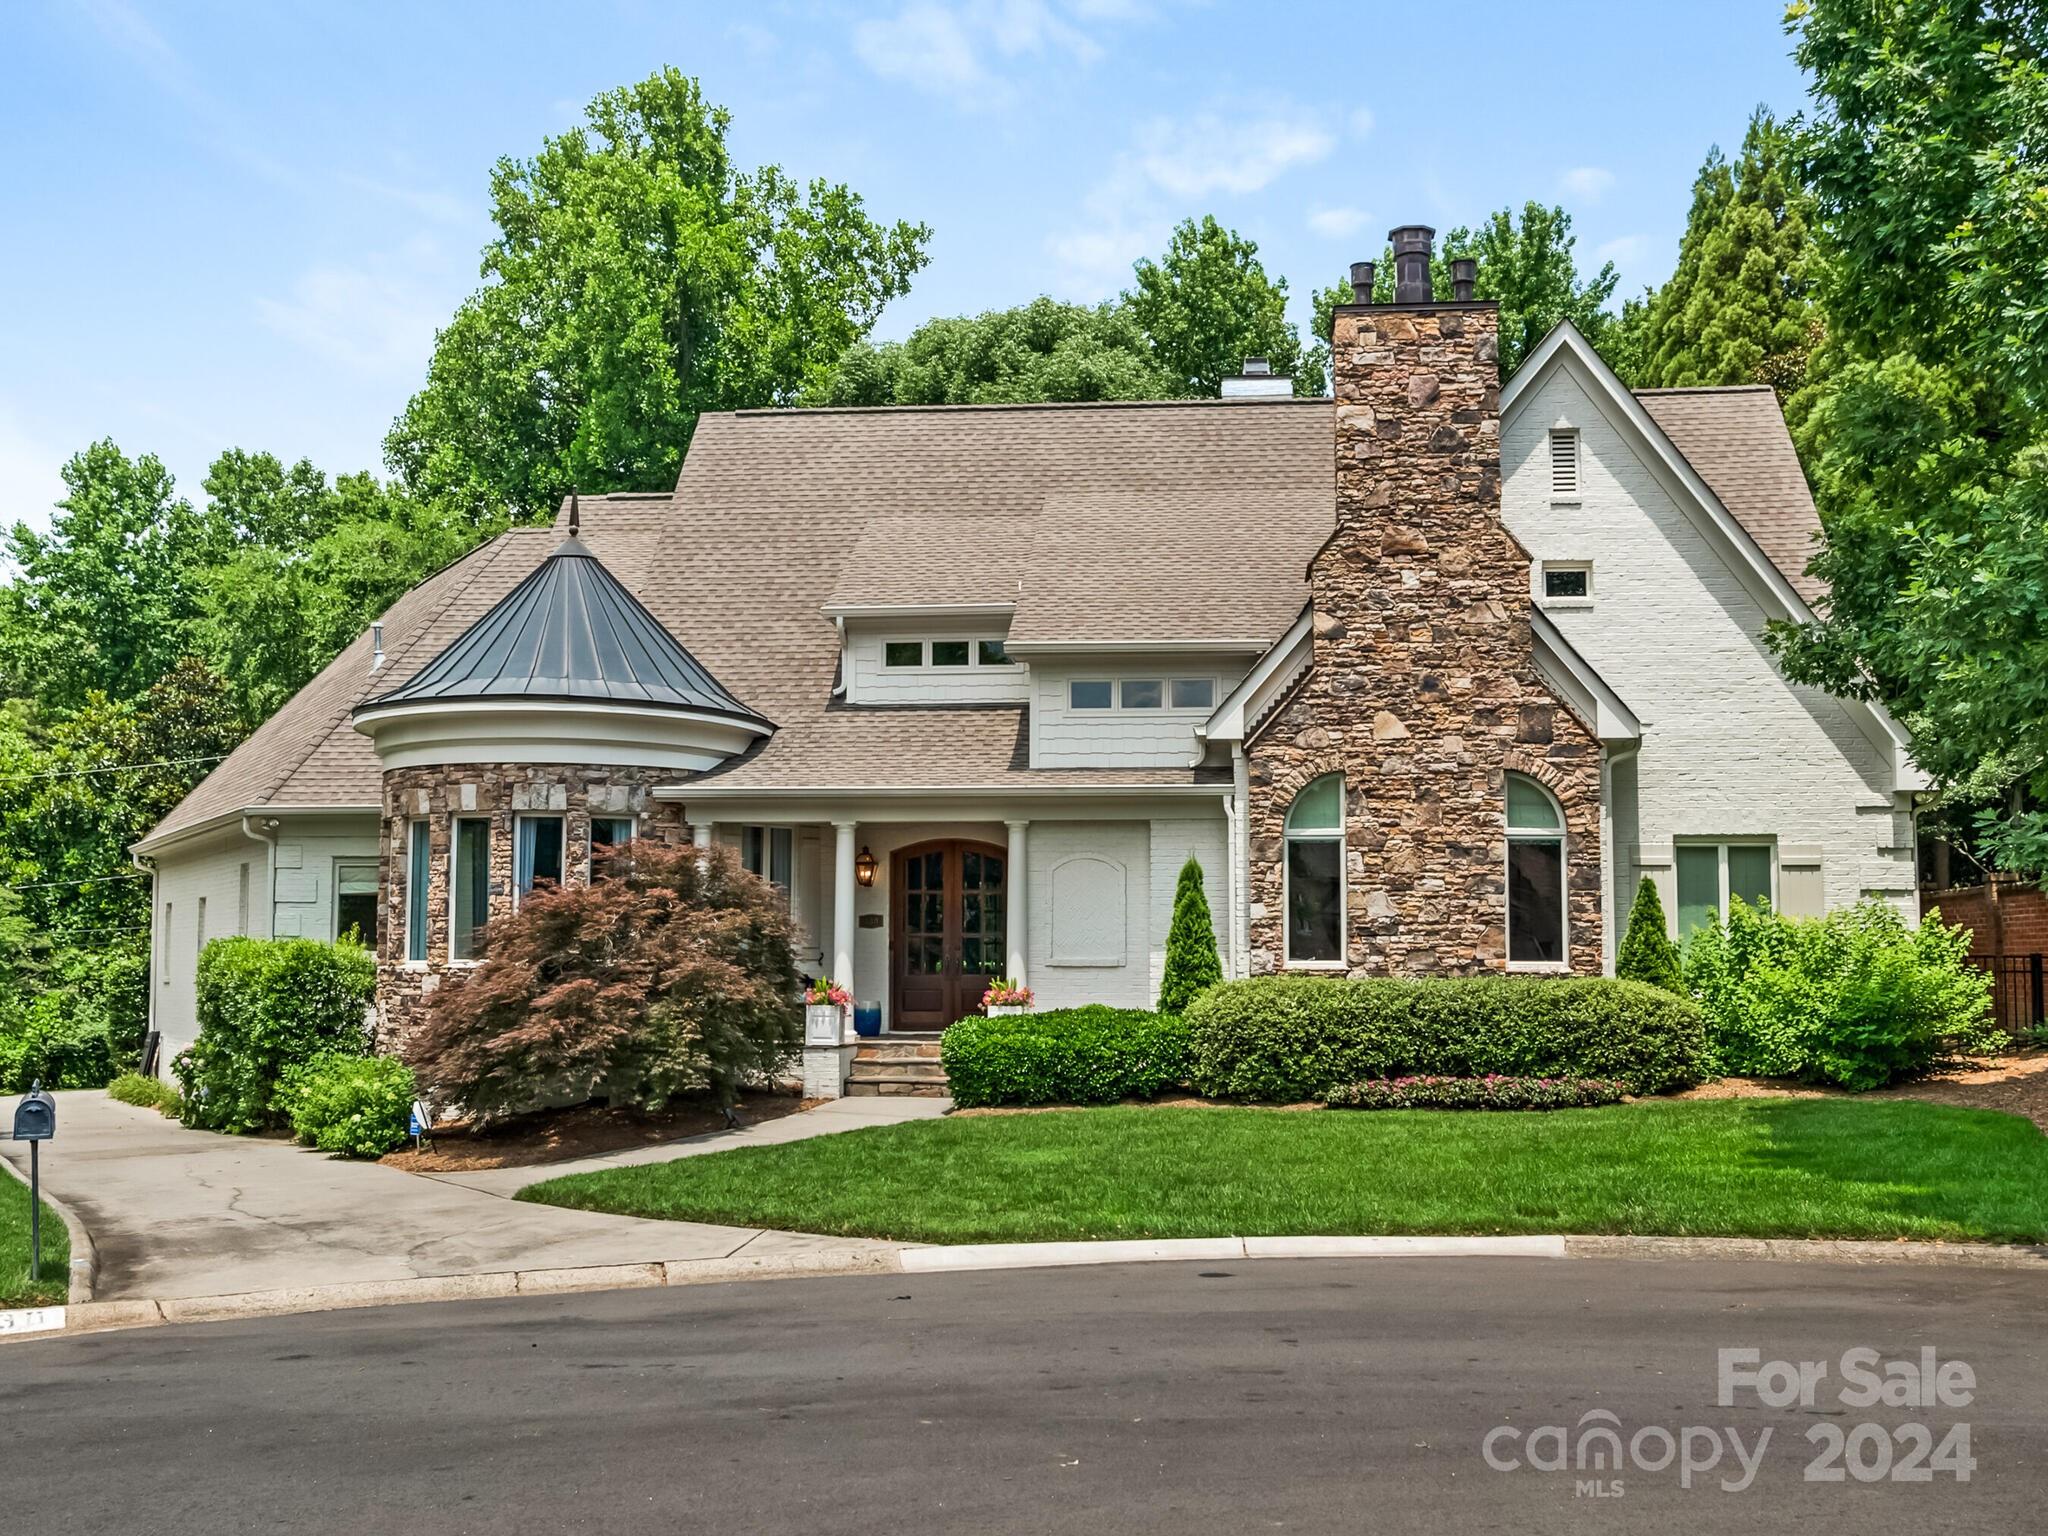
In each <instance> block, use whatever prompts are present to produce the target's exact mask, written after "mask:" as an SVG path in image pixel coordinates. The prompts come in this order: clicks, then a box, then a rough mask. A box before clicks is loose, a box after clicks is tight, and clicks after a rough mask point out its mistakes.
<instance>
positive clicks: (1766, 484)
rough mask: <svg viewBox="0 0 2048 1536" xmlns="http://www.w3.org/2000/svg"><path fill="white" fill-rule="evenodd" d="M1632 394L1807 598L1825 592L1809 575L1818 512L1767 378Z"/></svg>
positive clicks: (1773, 561) (1813, 598)
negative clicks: (1715, 386) (1762, 381)
mask: <svg viewBox="0 0 2048 1536" xmlns="http://www.w3.org/2000/svg"><path fill="white" fill-rule="evenodd" d="M1635 394H1636V398H1637V399H1638V400H1640V401H1641V402H1642V403H1643V409H1644V410H1646V411H1648V412H1649V413H1650V419H1651V420H1652V421H1654V422H1656V423H1657V425H1658V426H1659V427H1661V428H1663V429H1664V435H1665V436H1666V437H1668V438H1670V439H1671V441H1672V442H1673V443H1674V444H1675V445H1676V446H1677V448H1678V451H1679V452H1680V453H1682V454H1684V455H1685V458H1686V462H1687V463H1689V464H1691V465H1692V467H1693V468H1694V469H1696V470H1698V471H1699V476H1700V478H1701V479H1702V480H1704V481H1706V482H1707V485H1708V486H1709V487H1710V488H1711V489H1712V490H1713V492H1714V494H1715V495H1716V496H1718V497H1720V498H1721V505H1722V506H1724V507H1726V508H1727V509H1728V511H1729V512H1730V514H1731V515H1733V517H1734V518H1735V520H1736V521H1737V522H1739V523H1741V524H1742V526H1743V527H1744V528H1746V529H1748V530H1749V536H1750V537H1751V538H1753V539H1755V540H1756V542H1757V545H1758V547H1759V548H1761V549H1762V550H1763V552H1764V553H1765V554H1766V555H1767V556H1769V557H1770V561H1771V564H1773V565H1775V566H1776V567H1777V568H1778V569H1779V571H1781V572H1782V573H1783V574H1784V577H1785V579H1786V580H1787V581H1789V582H1791V583H1792V590H1793V591H1795V592H1797V593H1798V594H1799V595H1800V596H1801V597H1803V598H1805V599H1806V600H1807V602H1809V603H1811V602H1813V601H1814V600H1815V599H1816V598H1818V597H1820V596H1822V595H1823V594H1824V593H1825V592H1826V591H1827V586H1826V584H1825V583H1824V582H1821V581H1818V580H1816V579H1815V578H1813V577H1811V576H1809V575H1807V574H1806V563H1807V562H1808V561H1809V560H1811V559H1812V558H1813V556H1814V540H1815V539H1816V538H1817V537H1818V536H1819V534H1820V514H1819V513H1818V512H1816V511H1815V510H1814V506H1813V493H1812V491H1810V490H1809V489H1807V485H1806V474H1805V472H1804V471H1803V470H1801V469H1800V467H1799V455H1798V454H1797V453H1796V452H1794V451H1793V448H1792V434H1791V433H1790V432H1788V431H1787V430H1786V429H1785V416H1784V413H1783V412H1782V411H1780V410H1779V409H1778V397H1777V395H1776V394H1775V393H1774V392H1773V391H1772V389H1771V387H1770V386H1769V385H1768V384H1738V385H1733V386H1730V387H1727V388H1722V389H1639V390H1637V391H1636V392H1635Z"/></svg>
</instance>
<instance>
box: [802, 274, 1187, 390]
mask: <svg viewBox="0 0 2048 1536" xmlns="http://www.w3.org/2000/svg"><path fill="white" fill-rule="evenodd" d="M1175 392H1176V391H1175V388H1174V386H1173V383H1172V381H1170V380H1169V379H1168V378H1167V376H1166V375H1165V374H1164V373H1163V372H1162V371H1161V370H1160V368H1159V366H1158V364H1157V363H1156V362H1155V361H1154V359H1153V355H1152V343H1151V341H1150V340H1149V339H1148V338H1147V337H1146V335H1145V332H1144V331H1143V329H1142V328H1141V327H1140V326H1139V325H1138V322H1137V319H1136V317H1135V316H1134V315H1133V314H1132V313H1131V311H1130V309H1129V308H1128V307H1126V306H1124V305H1121V304H1100V305H1095V306H1089V305H1086V304H1061V303H1058V302H1056V301H1055V300H1052V299H1048V298H1038V299H1033V300H1032V301H1031V302H1030V303H1029V304H1022V305H1019V306H1018V307H1017V308H1015V309H996V310H990V311H988V312H987V313H985V314H980V315H971V316H970V315H958V316H947V317H942V318H940V319H936V320H927V321H926V322H925V323H924V324H923V325H920V326H919V327H918V328H917V329H916V330H914V331H912V332H911V333H910V335H909V336H908V337H906V338H905V339H904V340H902V341H900V342H896V341H892V342H886V343H884V344H883V345H882V346H879V347H875V346H870V345H869V344H868V343H866V342H864V341H857V342H855V343H854V344H853V345H852V346H851V347H849V348H847V350H846V352H845V354H844V355H843V356H842V357H841V358H840V359H839V362H838V364H837V365H836V366H835V367H834V368H833V370H832V373H831V375H830V377H829V378H828V379H827V380H826V382H825V384H824V386H823V388H822V389H821V390H820V391H819V392H818V394H817V400H818V403H819V404H824V405H1007V404H1017V403H1022V402H1029V401H1037V400H1161V399H1165V398H1168V397H1169V396H1171V395H1172V394H1174V393H1175Z"/></svg>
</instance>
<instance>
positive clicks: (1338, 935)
mask: <svg viewBox="0 0 2048 1536" xmlns="http://www.w3.org/2000/svg"><path fill="white" fill-rule="evenodd" d="M1286 841H1287V963H1288V964H1289V965H1342V964H1343V963H1344V777H1343V775H1342V774H1336V773H1331V774H1325V775H1324V776H1323V777H1322V778H1320V779H1317V780H1316V781H1315V782H1314V783H1312V784H1309V785H1307V786H1306V787H1305V788H1303V790H1302V791H1301V793H1300V794H1298V795H1296V796H1295V797H1294V807H1293V809H1291V810H1290V811H1288V813H1287V838H1286Z"/></svg>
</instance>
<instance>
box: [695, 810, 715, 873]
mask: <svg viewBox="0 0 2048 1536" xmlns="http://www.w3.org/2000/svg"><path fill="white" fill-rule="evenodd" d="M690 846H691V847H692V848H698V849H702V850H705V851H704V852H701V853H699V854H698V855H697V867H698V868H699V869H702V868H703V867H704V866H705V865H706V864H708V863H710V862H711V857H710V852H709V850H710V848H711V823H710V822H708V821H693V822H691V823H690Z"/></svg>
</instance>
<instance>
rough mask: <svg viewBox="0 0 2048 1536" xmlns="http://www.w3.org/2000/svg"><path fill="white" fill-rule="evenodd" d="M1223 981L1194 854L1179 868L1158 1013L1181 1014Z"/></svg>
mask: <svg viewBox="0 0 2048 1536" xmlns="http://www.w3.org/2000/svg"><path fill="white" fill-rule="evenodd" d="M1222 979H1223V964H1222V962H1221V961H1220V960H1218V959H1217V957H1216V930H1215V928H1214V927H1213V926H1212V925H1211V923H1210V920H1209V898H1208V897H1207V896H1206V895H1204V894H1203V891H1202V866H1201V863H1200V861H1199V860H1197V859H1196V858H1195V857H1194V856H1193V855H1192V854H1190V855H1189V856H1188V861H1187V863H1185V864H1183V865H1181V867H1180V883H1179V884H1178V885H1177V886H1176V887H1175V888H1174V892H1173V926H1172V927H1171V928H1169V929H1167V931H1166V971H1165V974H1164V975H1162V976H1161V977H1160V981H1159V1011H1160V1012H1161V1013H1179V1012H1181V1011H1182V1010H1183V1009H1184V1008H1186V1007H1187V1005H1188V1004H1189V1003H1191V1002H1193V1001H1194V999H1195V994H1196V993H1198V992H1200V991H1201V990H1202V989H1203V988H1204V987H1208V986H1213V985H1214V984H1215V983H1217V982H1219V981H1221V980H1222Z"/></svg>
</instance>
